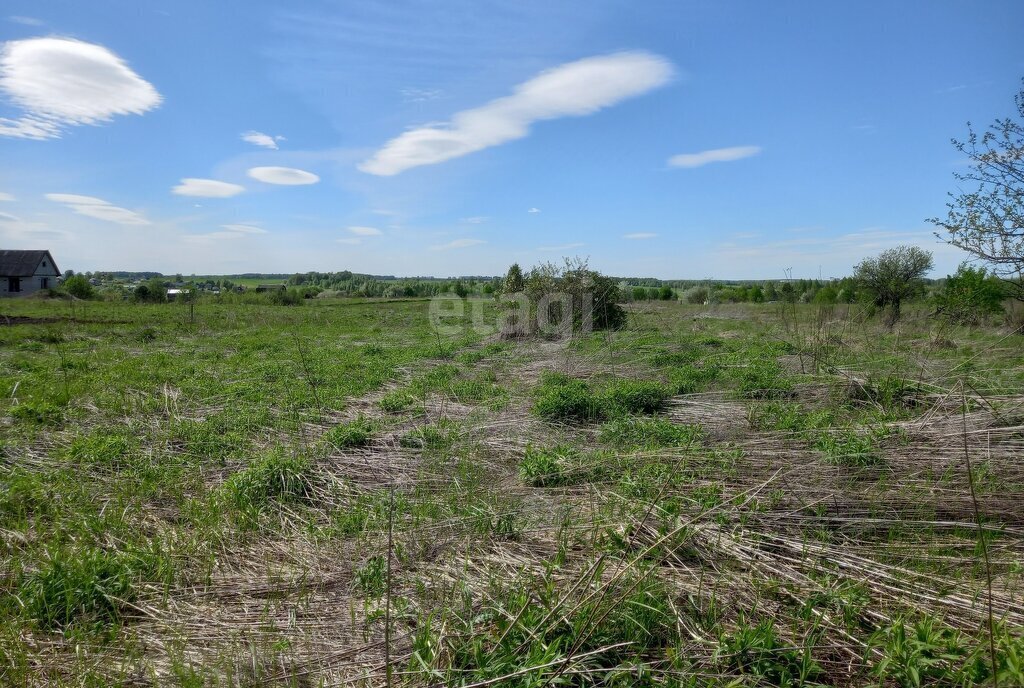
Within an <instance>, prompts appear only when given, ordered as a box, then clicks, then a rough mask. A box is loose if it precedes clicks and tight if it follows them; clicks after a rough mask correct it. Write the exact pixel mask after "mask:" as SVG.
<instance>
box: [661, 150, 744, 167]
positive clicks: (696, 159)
mask: <svg viewBox="0 0 1024 688" xmlns="http://www.w3.org/2000/svg"><path fill="white" fill-rule="evenodd" d="M760 152H761V147H760V146H733V147H732V148H715V149H714V150H706V151H701V152H699V153H680V154H679V155H673V156H672V157H671V158H669V159H668V164H669V165H670V166H672V167H701V166H702V165H707V164H708V163H711V162H732V161H733V160H742V159H743V158H749V157H751V156H753V155H757V154H758V153H760Z"/></svg>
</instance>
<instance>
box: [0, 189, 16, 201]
mask: <svg viewBox="0 0 1024 688" xmlns="http://www.w3.org/2000/svg"><path fill="white" fill-rule="evenodd" d="M13 200H15V198H14V196H12V195H11V194H9V193H4V192H2V191H0V201H13Z"/></svg>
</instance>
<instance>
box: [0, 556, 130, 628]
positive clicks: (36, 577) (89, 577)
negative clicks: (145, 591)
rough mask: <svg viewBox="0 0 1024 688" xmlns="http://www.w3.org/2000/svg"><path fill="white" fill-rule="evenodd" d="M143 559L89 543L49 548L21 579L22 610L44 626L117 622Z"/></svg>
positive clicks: (61, 626)
mask: <svg viewBox="0 0 1024 688" xmlns="http://www.w3.org/2000/svg"><path fill="white" fill-rule="evenodd" d="M144 564H145V562H144V561H141V560H139V559H138V558H136V557H132V556H130V555H128V554H124V553H119V552H104V551H102V550H99V549H95V548H91V547H87V548H82V549H59V550H54V551H51V552H50V553H49V558H48V559H47V560H46V562H44V564H43V565H42V567H41V568H40V569H39V570H38V571H36V572H35V573H33V574H30V575H29V576H27V577H26V578H25V579H24V580H23V581H22V584H21V586H20V590H19V598H20V599H21V601H22V603H23V604H24V605H25V613H26V614H27V615H28V616H29V617H30V618H32V619H34V620H35V621H36V622H37V623H39V624H40V626H42V627H43V628H47V629H57V628H64V627H67V626H69V625H71V624H73V623H75V622H79V621H93V622H96V623H100V624H109V623H116V622H118V621H119V619H120V613H121V607H122V604H123V603H125V602H131V601H132V599H134V596H135V595H134V592H135V591H134V585H133V584H134V582H135V580H136V579H137V578H138V575H139V573H140V571H139V569H140V568H144Z"/></svg>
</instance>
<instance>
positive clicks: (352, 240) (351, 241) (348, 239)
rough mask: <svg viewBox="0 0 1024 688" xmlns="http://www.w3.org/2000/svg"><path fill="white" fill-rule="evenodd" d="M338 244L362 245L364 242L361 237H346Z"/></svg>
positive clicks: (339, 240)
mask: <svg viewBox="0 0 1024 688" xmlns="http://www.w3.org/2000/svg"><path fill="white" fill-rule="evenodd" d="M337 242H338V243H339V244H361V243H363V240H362V239H360V238H359V237H345V238H343V239H338V240H337Z"/></svg>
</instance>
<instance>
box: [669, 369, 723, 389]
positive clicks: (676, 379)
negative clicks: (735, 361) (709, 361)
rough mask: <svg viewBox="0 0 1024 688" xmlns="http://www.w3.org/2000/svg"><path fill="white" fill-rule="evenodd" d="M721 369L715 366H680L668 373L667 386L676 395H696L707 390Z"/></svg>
mask: <svg viewBox="0 0 1024 688" xmlns="http://www.w3.org/2000/svg"><path fill="white" fill-rule="evenodd" d="M719 372H721V369H720V368H719V367H718V366H715V365H702V366H696V365H682V366H678V367H676V368H672V369H671V370H669V372H668V384H669V387H671V388H672V391H673V392H674V393H676V394H696V393H697V392H703V391H704V390H706V389H707V387H708V385H709V384H711V382H712V381H714V380H715V378H717V377H718V374H719Z"/></svg>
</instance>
